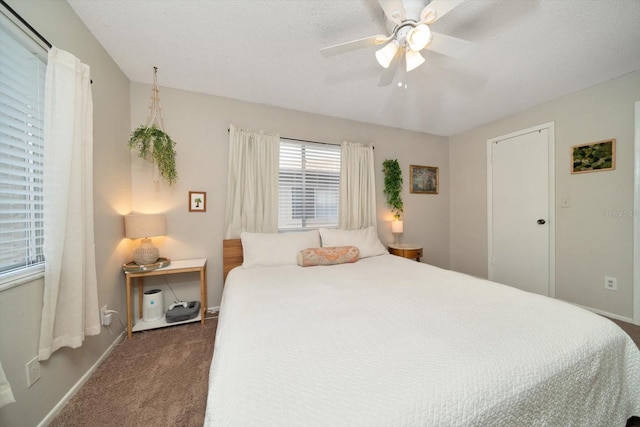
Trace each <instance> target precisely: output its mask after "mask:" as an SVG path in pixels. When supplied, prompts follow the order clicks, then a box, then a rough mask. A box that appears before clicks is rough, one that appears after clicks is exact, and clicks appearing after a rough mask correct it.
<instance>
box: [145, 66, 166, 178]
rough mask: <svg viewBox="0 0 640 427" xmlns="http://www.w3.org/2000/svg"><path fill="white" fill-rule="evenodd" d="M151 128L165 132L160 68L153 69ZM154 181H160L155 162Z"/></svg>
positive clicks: (148, 121)
mask: <svg viewBox="0 0 640 427" xmlns="http://www.w3.org/2000/svg"><path fill="white" fill-rule="evenodd" d="M151 126H155V127H157V128H158V129H160V130H161V131H163V132H164V122H163V121H162V105H161V104H160V90H159V89H158V67H153V86H152V87H151V97H150V98H149V112H148V114H147V127H151ZM152 147H153V146H152ZM152 150H153V148H152ZM153 181H154V182H159V181H160V169H159V168H158V165H157V164H156V163H155V162H154V164H153Z"/></svg>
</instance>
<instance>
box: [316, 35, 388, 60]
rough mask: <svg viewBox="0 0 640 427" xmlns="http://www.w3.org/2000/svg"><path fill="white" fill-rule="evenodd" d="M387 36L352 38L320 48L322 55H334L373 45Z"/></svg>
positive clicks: (381, 41) (379, 42)
mask: <svg viewBox="0 0 640 427" xmlns="http://www.w3.org/2000/svg"><path fill="white" fill-rule="evenodd" d="M387 39H388V37H387V36H384V35H377V36H371V37H366V38H364V39H358V40H352V41H350V42H346V43H340V44H336V45H333V46H329V47H325V48H322V49H320V53H321V54H322V56H334V55H339V54H341V53H345V52H350V51H352V50H356V49H361V48H363V47H369V46H375V45H377V44H381V43H384V41H385V40H387Z"/></svg>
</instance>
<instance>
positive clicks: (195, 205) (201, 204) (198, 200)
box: [189, 191, 207, 212]
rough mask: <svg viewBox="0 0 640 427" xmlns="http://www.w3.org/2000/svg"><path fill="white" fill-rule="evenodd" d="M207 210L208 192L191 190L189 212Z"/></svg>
mask: <svg viewBox="0 0 640 427" xmlns="http://www.w3.org/2000/svg"><path fill="white" fill-rule="evenodd" d="M206 211H207V193H205V192H204V191H189V212H206Z"/></svg>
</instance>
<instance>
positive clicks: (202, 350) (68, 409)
mask: <svg viewBox="0 0 640 427" xmlns="http://www.w3.org/2000/svg"><path fill="white" fill-rule="evenodd" d="M217 324H218V321H217V319H208V320H206V321H205V325H204V327H202V326H201V325H200V322H194V323H187V324H183V325H177V326H172V327H167V328H162V329H154V330H151V331H147V332H137V333H134V334H133V338H132V339H130V340H128V339H126V338H125V340H124V341H123V342H122V343H121V344H119V345H118V346H117V347H116V348H115V349H114V350H113V352H112V353H111V354H110V355H109V357H107V359H106V360H105V361H104V362H103V363H102V364H101V365H100V366H99V367H98V368H97V369H96V372H95V373H94V374H93V375H92V376H91V378H89V380H88V381H87V382H86V383H85V384H84V386H83V387H82V388H81V389H80V391H79V392H78V393H77V394H76V395H75V396H74V397H73V398H72V399H71V400H70V401H69V403H67V405H65V407H64V408H63V409H62V411H60V413H59V414H58V416H57V417H56V418H54V420H53V421H52V422H51V424H49V425H50V426H53V427H73V426H87V427H89V426H122V427H130V426H131V427H132V426H158V427H160V426H185V427H188V426H202V424H203V422H204V412H205V408H206V403H207V386H208V380H209V365H210V363H211V358H212V356H213V341H214V338H215V333H216V327H217Z"/></svg>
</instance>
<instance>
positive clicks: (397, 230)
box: [391, 220, 404, 234]
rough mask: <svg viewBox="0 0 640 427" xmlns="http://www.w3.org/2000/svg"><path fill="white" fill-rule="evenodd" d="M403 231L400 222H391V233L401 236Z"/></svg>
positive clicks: (402, 225)
mask: <svg viewBox="0 0 640 427" xmlns="http://www.w3.org/2000/svg"><path fill="white" fill-rule="evenodd" d="M403 231H404V224H403V222H402V221H400V220H396V221H392V222H391V232H392V233H393V234H401V233H402V232H403Z"/></svg>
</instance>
